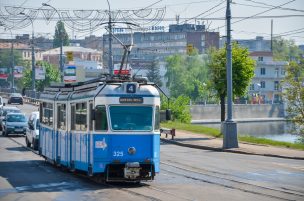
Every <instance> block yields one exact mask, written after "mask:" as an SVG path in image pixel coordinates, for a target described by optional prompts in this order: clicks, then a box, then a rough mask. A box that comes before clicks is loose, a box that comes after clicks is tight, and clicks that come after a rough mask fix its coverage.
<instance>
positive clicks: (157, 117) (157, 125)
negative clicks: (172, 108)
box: [154, 106, 160, 130]
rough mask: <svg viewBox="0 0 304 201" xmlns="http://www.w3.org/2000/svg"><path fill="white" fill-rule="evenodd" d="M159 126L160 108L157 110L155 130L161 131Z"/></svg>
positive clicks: (157, 107)
mask: <svg viewBox="0 0 304 201" xmlns="http://www.w3.org/2000/svg"><path fill="white" fill-rule="evenodd" d="M159 124H160V119H159V106H156V108H155V124H154V130H159V127H160V126H159Z"/></svg>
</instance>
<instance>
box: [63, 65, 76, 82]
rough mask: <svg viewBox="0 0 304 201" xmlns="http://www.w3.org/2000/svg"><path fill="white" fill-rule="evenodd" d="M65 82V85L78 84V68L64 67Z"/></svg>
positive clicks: (72, 66) (73, 66)
mask: <svg viewBox="0 0 304 201" xmlns="http://www.w3.org/2000/svg"><path fill="white" fill-rule="evenodd" d="M63 75H64V77H63V80H64V82H65V83H71V82H76V80H77V77H76V66H75V65H67V66H65V67H64V72H63Z"/></svg>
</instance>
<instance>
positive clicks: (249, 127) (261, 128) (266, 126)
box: [201, 121, 299, 143]
mask: <svg viewBox="0 0 304 201" xmlns="http://www.w3.org/2000/svg"><path fill="white" fill-rule="evenodd" d="M201 125H203V126H207V127H211V128H217V129H220V126H221V125H220V124H219V123H215V124H214V123H213V124H201ZM291 128H292V124H291V123H290V122H286V121H275V122H238V123H237V132H238V135H250V136H254V137H259V138H266V139H271V140H276V141H282V142H292V143H293V142H295V141H296V140H297V139H299V136H298V135H295V134H291Z"/></svg>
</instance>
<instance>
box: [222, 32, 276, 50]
mask: <svg viewBox="0 0 304 201" xmlns="http://www.w3.org/2000/svg"><path fill="white" fill-rule="evenodd" d="M232 41H233V42H237V43H238V44H239V45H240V46H241V47H244V48H247V49H248V51H249V52H270V51H271V40H265V39H264V37H262V36H257V37H256V38H255V39H233V40H232ZM225 43H226V37H223V38H222V39H221V41H220V47H221V48H222V47H224V45H225Z"/></svg>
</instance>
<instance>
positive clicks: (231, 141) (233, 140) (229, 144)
mask: <svg viewBox="0 0 304 201" xmlns="http://www.w3.org/2000/svg"><path fill="white" fill-rule="evenodd" d="M230 1H231V0H227V8H226V20H227V44H226V48H227V53H226V74H227V119H226V121H224V122H223V123H222V128H223V129H222V130H223V134H224V137H223V148H224V149H229V148H237V147H239V146H238V139H237V125H236V123H235V122H234V121H233V120H232V97H233V95H232V93H233V89H232V46H231V9H230V3H231V2H230Z"/></svg>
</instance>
